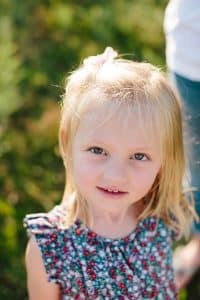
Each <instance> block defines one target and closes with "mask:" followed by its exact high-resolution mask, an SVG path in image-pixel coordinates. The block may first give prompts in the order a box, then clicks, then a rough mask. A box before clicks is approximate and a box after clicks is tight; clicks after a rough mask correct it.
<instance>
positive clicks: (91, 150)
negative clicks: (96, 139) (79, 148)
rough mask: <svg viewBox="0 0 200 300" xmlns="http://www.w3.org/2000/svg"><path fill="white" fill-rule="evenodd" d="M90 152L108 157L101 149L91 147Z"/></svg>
mask: <svg viewBox="0 0 200 300" xmlns="http://www.w3.org/2000/svg"><path fill="white" fill-rule="evenodd" d="M88 151H90V152H91V153H93V154H96V155H106V153H105V151H104V150H103V149H102V148H101V147H91V148H89V149H88Z"/></svg>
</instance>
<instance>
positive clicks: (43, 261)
mask: <svg viewBox="0 0 200 300" xmlns="http://www.w3.org/2000/svg"><path fill="white" fill-rule="evenodd" d="M63 218H65V212H64V211H63V210H62V207H60V206H56V207H55V208H54V209H53V210H52V211H50V212H49V213H40V214H29V215H27V216H26V217H25V219H24V226H25V228H26V229H27V232H28V235H29V237H30V241H29V243H28V246H27V252H26V264H27V266H31V264H34V260H35V261H37V263H38V264H39V265H42V266H43V267H42V270H44V271H45V273H46V277H47V279H48V281H49V282H54V283H59V284H61V285H62V278H61V277H60V274H61V273H62V271H63V258H64V260H67V258H68V257H67V251H66V250H65V248H66V247H64V245H65V244H66V242H68V243H71V235H72V234H73V232H72V230H71V228H72V227H69V228H68V229H63V228H62V226H61V225H60V224H61V221H62V219H63Z"/></svg>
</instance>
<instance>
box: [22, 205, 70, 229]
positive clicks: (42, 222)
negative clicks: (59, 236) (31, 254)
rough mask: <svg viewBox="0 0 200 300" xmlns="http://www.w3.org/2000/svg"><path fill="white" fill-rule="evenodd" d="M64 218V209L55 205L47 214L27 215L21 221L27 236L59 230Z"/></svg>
mask: <svg viewBox="0 0 200 300" xmlns="http://www.w3.org/2000/svg"><path fill="white" fill-rule="evenodd" d="M65 217H66V211H65V209H64V208H63V207H62V206H59V205H57V206H55V207H54V208H53V209H52V210H51V211H50V212H48V213H35V214H27V215H26V216H25V218H24V220H23V224H24V227H25V228H26V230H27V232H28V234H29V235H31V234H40V233H41V234H42V233H46V234H48V233H51V232H53V231H55V230H59V229H61V224H62V222H63V220H64V219H65Z"/></svg>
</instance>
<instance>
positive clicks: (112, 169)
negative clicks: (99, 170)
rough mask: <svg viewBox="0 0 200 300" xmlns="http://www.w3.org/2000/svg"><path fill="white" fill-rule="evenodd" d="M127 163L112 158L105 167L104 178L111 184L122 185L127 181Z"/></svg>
mask: <svg viewBox="0 0 200 300" xmlns="http://www.w3.org/2000/svg"><path fill="white" fill-rule="evenodd" d="M127 178H128V174H127V171H126V166H125V164H124V163H123V162H122V161H120V160H119V159H110V160H109V162H107V164H106V166H105V168H104V179H105V181H106V182H107V184H109V185H114V186H122V185H124V183H125V182H127Z"/></svg>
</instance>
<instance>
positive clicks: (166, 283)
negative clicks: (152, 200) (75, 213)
mask: <svg viewBox="0 0 200 300" xmlns="http://www.w3.org/2000/svg"><path fill="white" fill-rule="evenodd" d="M59 211H60V207H59V206H57V207H56V208H54V210H53V212H51V213H47V214H32V215H27V216H26V218H25V219H24V224H25V227H26V228H27V230H28V233H29V234H34V235H35V238H36V241H37V244H38V246H39V248H40V251H41V255H42V258H43V261H44V266H45V269H46V272H47V274H48V280H49V281H52V282H56V283H58V284H59V285H60V288H61V294H62V300H69V299H70V300H72V299H78V300H81V299H87V300H90V299H98V300H101V299H102V300H103V299H105V300H129V299H130V300H140V299H141V300H145V299H157V300H174V299H177V291H176V288H175V285H174V278H173V270H172V250H171V243H172V232H171V230H170V229H169V228H168V227H167V226H166V225H165V224H164V222H163V221H162V220H161V219H158V218H156V217H148V218H146V219H144V220H143V221H140V222H139V223H138V225H137V227H136V228H135V229H134V231H133V232H131V233H130V234H129V235H127V236H126V237H124V238H121V239H109V238H105V237H102V236H99V235H97V234H96V233H95V232H93V231H92V230H90V229H89V228H88V227H87V226H85V225H84V224H83V223H82V221H81V220H77V221H76V222H75V223H74V224H73V225H72V226H71V227H69V228H68V229H63V228H60V227H59V226H58V223H59V222H57V221H58V218H59V214H58V212H59ZM56 214H57V216H56ZM60 217H64V213H63V212H62V214H61V212H60Z"/></svg>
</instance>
